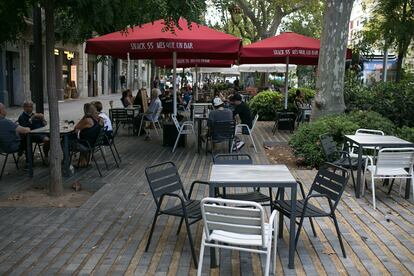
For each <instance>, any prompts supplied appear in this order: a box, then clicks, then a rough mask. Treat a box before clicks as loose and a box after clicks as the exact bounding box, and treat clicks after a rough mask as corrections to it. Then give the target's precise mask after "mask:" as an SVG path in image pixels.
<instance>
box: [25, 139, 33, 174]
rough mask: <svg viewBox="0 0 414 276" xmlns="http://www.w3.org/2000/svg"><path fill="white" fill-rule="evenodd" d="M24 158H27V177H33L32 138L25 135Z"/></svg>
mask: <svg viewBox="0 0 414 276" xmlns="http://www.w3.org/2000/svg"><path fill="white" fill-rule="evenodd" d="M26 142H27V147H26V157H27V170H28V172H29V177H33V149H32V136H31V135H30V133H29V134H27V135H26Z"/></svg>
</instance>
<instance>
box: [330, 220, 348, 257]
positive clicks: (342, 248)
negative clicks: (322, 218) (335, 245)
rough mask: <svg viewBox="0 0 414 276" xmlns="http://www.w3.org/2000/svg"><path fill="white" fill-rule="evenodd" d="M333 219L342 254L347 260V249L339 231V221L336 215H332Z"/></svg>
mask: <svg viewBox="0 0 414 276" xmlns="http://www.w3.org/2000/svg"><path fill="white" fill-rule="evenodd" d="M332 219H333V221H334V224H335V229H336V234H337V235H338V240H339V244H340V245H341V250H342V254H343V256H344V258H346V253H345V247H344V243H343V242H342V236H341V231H339V226H338V220H337V219H336V215H335V213H333V214H332Z"/></svg>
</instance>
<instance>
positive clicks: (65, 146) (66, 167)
mask: <svg viewBox="0 0 414 276" xmlns="http://www.w3.org/2000/svg"><path fill="white" fill-rule="evenodd" d="M69 167H70V164H69V137H68V135H63V176H65V177H68V176H70V168H69Z"/></svg>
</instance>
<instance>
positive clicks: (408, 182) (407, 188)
mask: <svg viewBox="0 0 414 276" xmlns="http://www.w3.org/2000/svg"><path fill="white" fill-rule="evenodd" d="M411 185H414V183H411V179H407V180H406V182H405V195H404V198H405V199H409V198H410V191H411V189H410V188H411ZM413 196H414V195H413Z"/></svg>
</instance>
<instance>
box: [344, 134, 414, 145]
mask: <svg viewBox="0 0 414 276" xmlns="http://www.w3.org/2000/svg"><path fill="white" fill-rule="evenodd" d="M345 137H346V138H348V140H352V141H353V142H355V143H357V144H360V145H364V144H368V145H393V144H395V145H404V144H407V146H411V145H413V143H410V142H408V141H405V140H403V139H401V138H398V137H395V136H390V135H384V136H383V135H370V134H359V135H345Z"/></svg>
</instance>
